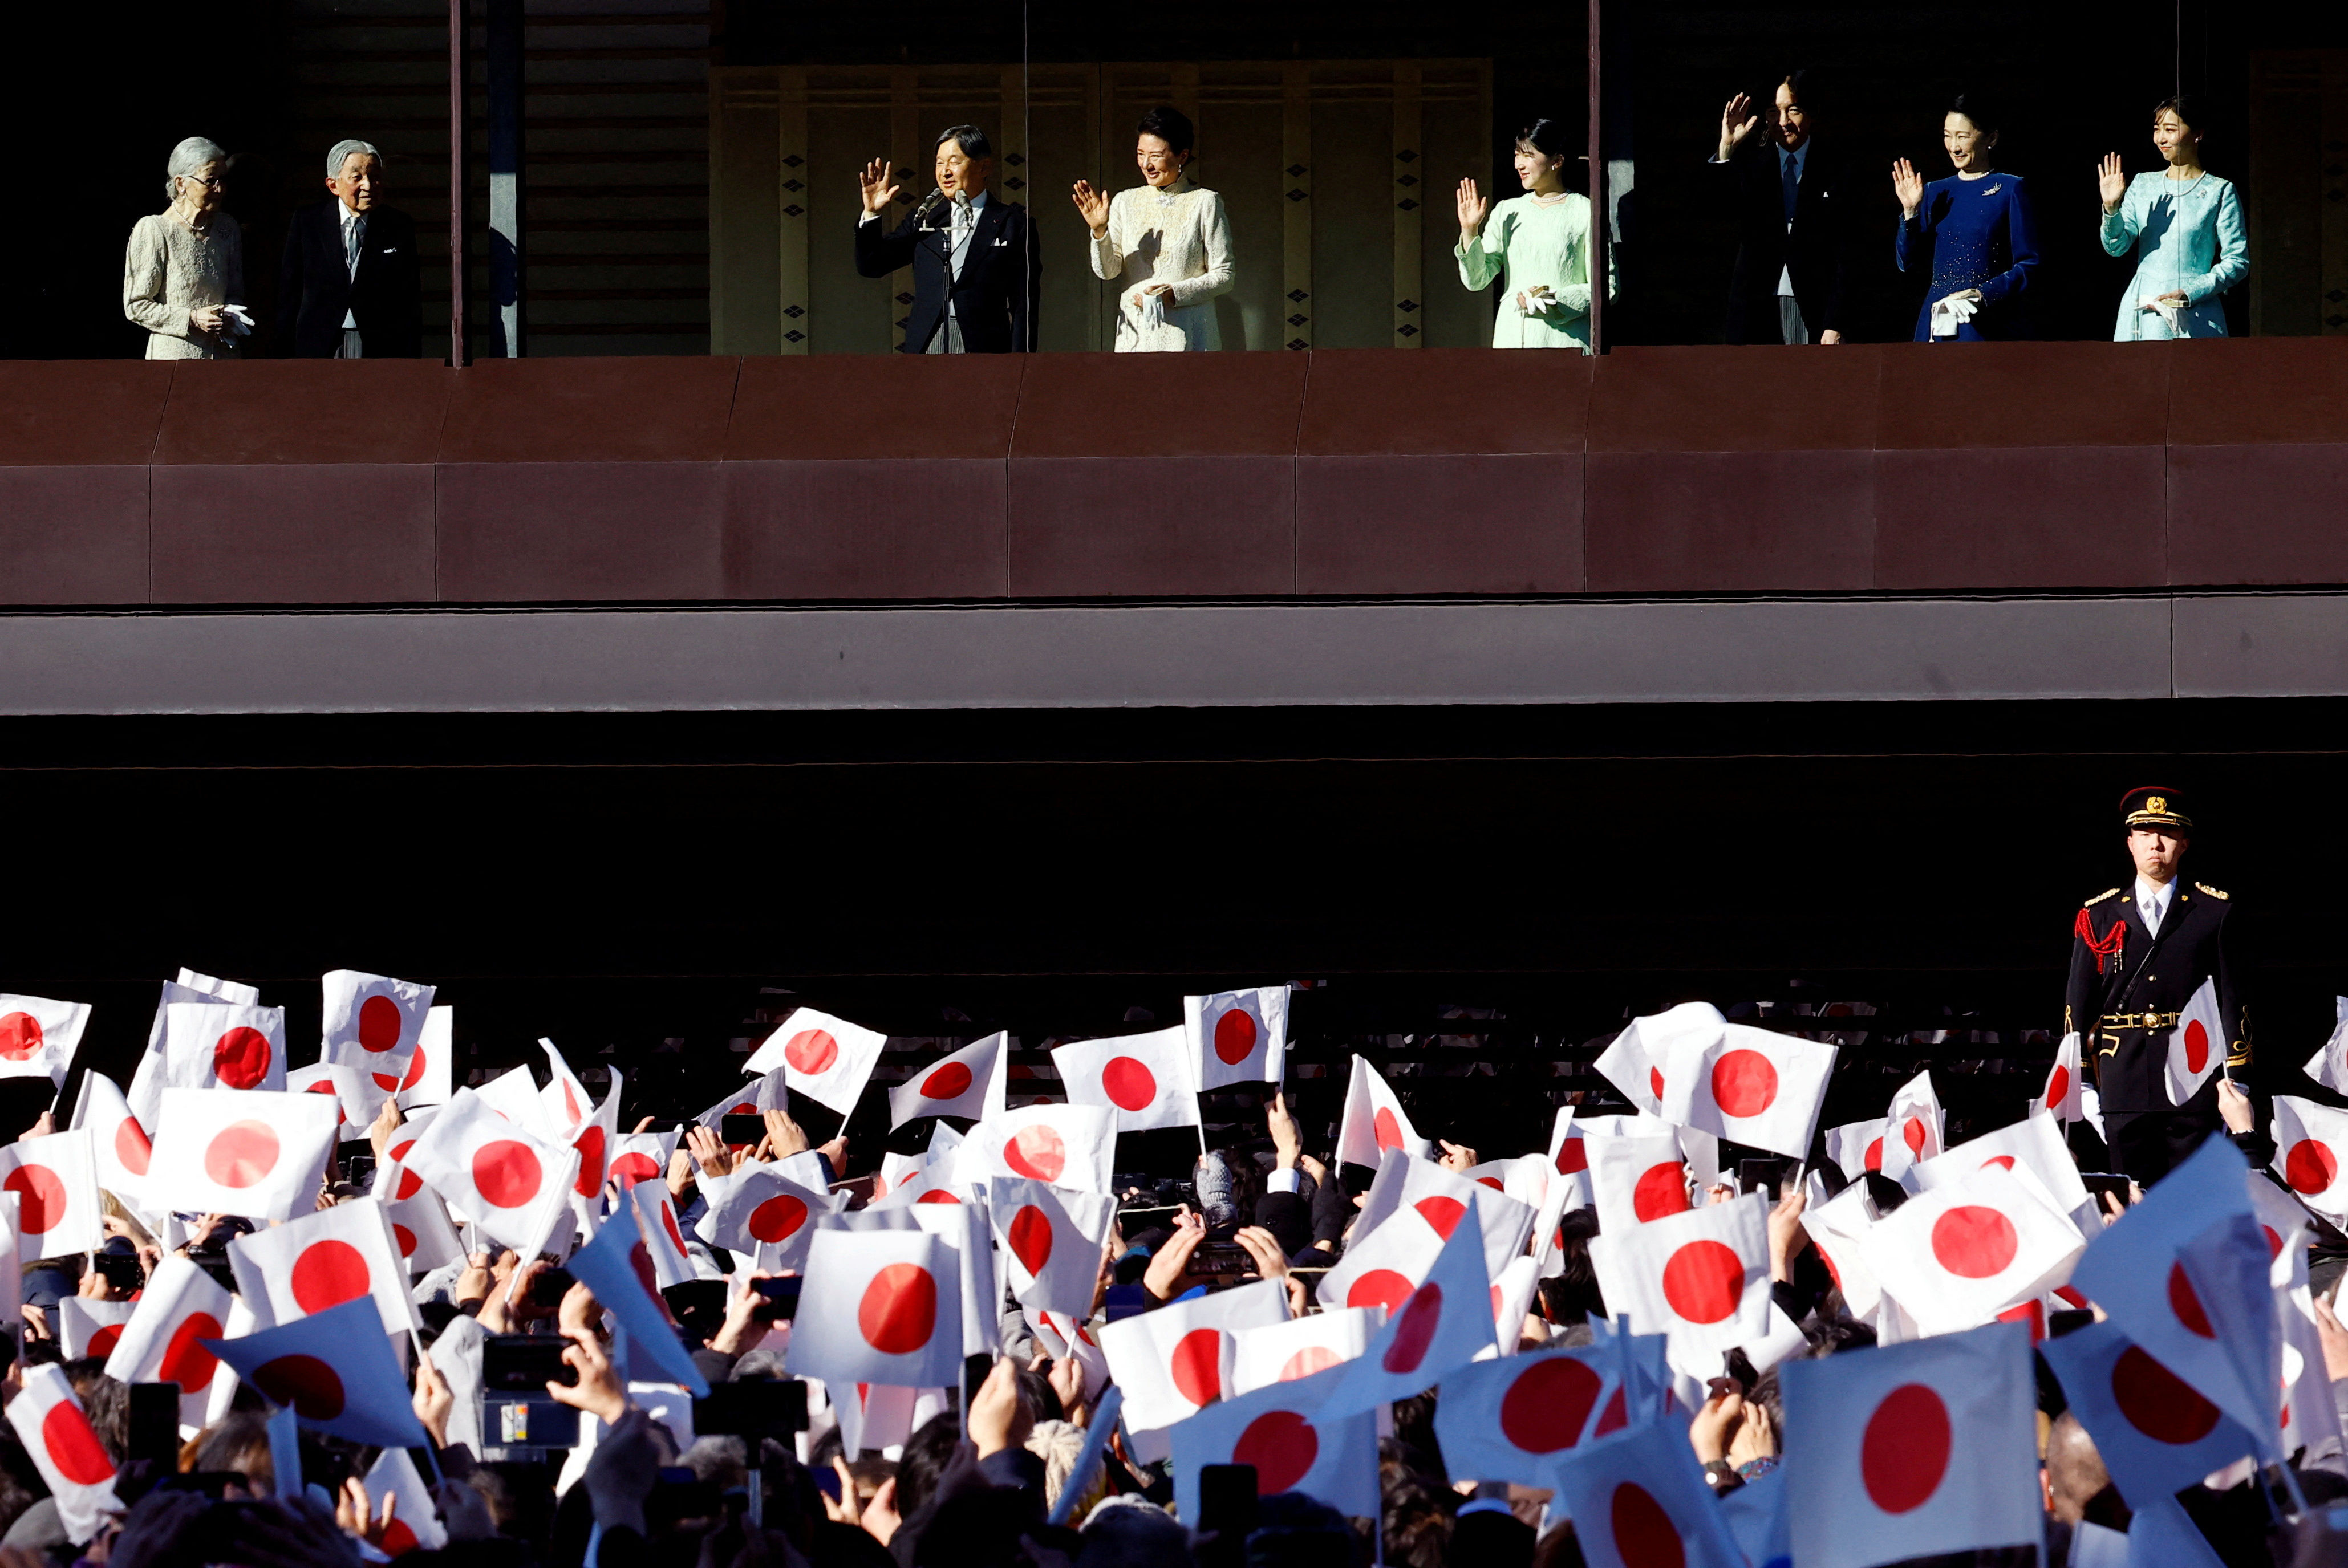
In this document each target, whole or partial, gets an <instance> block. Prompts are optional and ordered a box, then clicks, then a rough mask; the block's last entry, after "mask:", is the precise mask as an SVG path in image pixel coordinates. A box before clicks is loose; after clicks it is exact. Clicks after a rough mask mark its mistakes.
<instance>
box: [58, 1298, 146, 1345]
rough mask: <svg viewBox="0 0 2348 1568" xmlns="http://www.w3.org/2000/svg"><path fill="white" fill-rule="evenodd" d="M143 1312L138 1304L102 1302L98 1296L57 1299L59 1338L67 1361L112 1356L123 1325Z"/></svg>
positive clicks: (132, 1302)
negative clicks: (137, 1313) (140, 1311)
mask: <svg viewBox="0 0 2348 1568" xmlns="http://www.w3.org/2000/svg"><path fill="white" fill-rule="evenodd" d="M138 1310H139V1304H138V1303H137V1302H135V1301H100V1300H98V1298H97V1297H96V1296H59V1297H58V1298H57V1337H58V1338H59V1339H61V1340H63V1341H64V1342H65V1348H66V1359H67V1360H68V1361H78V1360H80V1359H81V1358H83V1357H85V1356H100V1357H103V1356H110V1355H112V1354H113V1353H114V1344H115V1341H116V1340H118V1339H120V1338H121V1337H122V1326H123V1325H124V1324H126V1323H128V1322H129V1321H130V1315H131V1314H132V1313H134V1312H136V1311H138Z"/></svg>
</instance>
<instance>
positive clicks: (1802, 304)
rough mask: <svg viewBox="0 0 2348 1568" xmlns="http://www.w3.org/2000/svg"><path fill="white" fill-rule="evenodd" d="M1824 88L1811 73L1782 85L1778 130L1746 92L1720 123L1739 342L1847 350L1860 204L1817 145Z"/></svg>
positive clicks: (1732, 309) (1716, 160)
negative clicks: (1835, 346)
mask: <svg viewBox="0 0 2348 1568" xmlns="http://www.w3.org/2000/svg"><path fill="white" fill-rule="evenodd" d="M1817 108H1818V105H1817V86H1816V84H1815V83H1813V82H1812V81H1811V79H1810V74H1809V73H1808V72H1807V71H1794V72H1792V73H1790V74H1788V75H1787V77H1786V79H1785V80H1784V81H1782V82H1779V83H1778V84H1777V90H1776V93H1775V94H1774V95H1773V96H1772V99H1771V102H1770V104H1769V109H1768V131H1767V134H1766V135H1763V136H1756V135H1754V132H1755V131H1756V130H1758V129H1759V128H1760V127H1761V123H1762V116H1761V115H1760V114H1759V113H1757V112H1755V111H1754V108H1753V101H1752V99H1750V98H1748V97H1746V96H1745V95H1744V94H1743V93H1739V94H1737V95H1736V97H1734V98H1732V99H1730V100H1729V103H1728V107H1727V108H1725V109H1723V110H1722V111H1721V116H1720V149H1719V151H1718V152H1717V153H1716V154H1715V156H1714V157H1713V159H1712V167H1713V169H1715V171H1716V176H1717V179H1718V180H1719V181H1720V183H1721V185H1722V187H1723V190H1721V193H1720V194H1721V196H1722V198H1723V200H1724V201H1725V204H1726V206H1727V208H1728V213H1729V220H1730V221H1731V222H1733V223H1734V224H1735V226H1736V268H1735V272H1734V273H1733V274H1732V275H1731V277H1730V280H1729V285H1728V333H1727V336H1728V341H1729V342H1730V343H1840V342H1841V341H1842V338H1843V331H1844V327H1845V325H1846V323H1847V319H1848V318H1849V317H1850V316H1851V315H1852V314H1853V311H1852V309H1851V306H1852V304H1853V303H1854V302H1853V301H1852V299H1851V297H1850V294H1851V289H1850V282H1851V264H1850V240H1851V227H1852V224H1853V223H1854V221H1855V220H1857V218H1858V216H1859V214H1858V213H1857V212H1856V211H1855V210H1853V208H1854V203H1855V202H1856V201H1857V200H1858V198H1857V197H1856V195H1855V194H1854V193H1853V192H1852V191H1851V190H1849V188H1848V187H1847V186H1846V184H1845V178H1846V171H1845V170H1844V169H1843V167H1842V165H1841V163H1840V162H1839V161H1838V160H1837V159H1835V158H1834V156H1833V154H1832V153H1831V152H1830V151H1829V150H1828V149H1824V148H1821V147H1820V146H1819V145H1818V141H1817V138H1816V131H1817V129H1818V112H1817Z"/></svg>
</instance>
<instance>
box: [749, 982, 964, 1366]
mask: <svg viewBox="0 0 2348 1568" xmlns="http://www.w3.org/2000/svg"><path fill="white" fill-rule="evenodd" d="M888 1040H889V1037H888V1036H887V1035H885V1034H882V1033H881V1032H880V1030H870V1029H866V1028H864V1027H863V1026H862V1025H860V1024H853V1023H850V1022H849V1021H848V1020H846V1019H840V1018H834V1017H832V1016H831V1015H830V1014H829V1013H826V1012H818V1011H816V1009H813V1008H800V1009H798V1011H796V1012H794V1013H792V1014H791V1016H790V1017H788V1018H787V1019H785V1020H783V1023H782V1027H781V1028H780V1029H778V1030H775V1032H774V1033H772V1034H770V1035H768V1036H767V1042H766V1043H765V1044H764V1045H761V1046H760V1047H759V1048H758V1049H757V1051H755V1052H754V1053H752V1055H751V1057H750V1060H749V1061H747V1062H746V1063H744V1064H743V1068H742V1071H745V1072H747V1073H750V1074H752V1075H754V1076H755V1075H757V1074H758V1073H762V1072H771V1071H774V1070H775V1069H776V1068H778V1067H786V1068H788V1069H789V1070H790V1079H791V1087H792V1088H793V1089H796V1090H798V1091H799V1092H800V1093H802V1094H804V1095H807V1096H808V1097H809V1098H810V1099H813V1100H818V1101H820V1102H823V1103H824V1104H826V1105H829V1106H830V1107H831V1108H832V1109H833V1110H834V1111H837V1112H839V1113H840V1114H841V1115H842V1116H845V1115H847V1114H848V1113H849V1112H851V1111H853V1110H855V1109H856V1097H857V1096H858V1095H860V1094H861V1093H863V1092H864V1083H865V1081H866V1080H867V1079H869V1078H870V1077H871V1076H872V1064H873V1063H874V1062H876V1061H880V1048H881V1047H882V1046H883V1045H886V1044H887V1043H888ZM946 1380H947V1381H948V1382H952V1381H953V1379H952V1378H948V1379H946Z"/></svg>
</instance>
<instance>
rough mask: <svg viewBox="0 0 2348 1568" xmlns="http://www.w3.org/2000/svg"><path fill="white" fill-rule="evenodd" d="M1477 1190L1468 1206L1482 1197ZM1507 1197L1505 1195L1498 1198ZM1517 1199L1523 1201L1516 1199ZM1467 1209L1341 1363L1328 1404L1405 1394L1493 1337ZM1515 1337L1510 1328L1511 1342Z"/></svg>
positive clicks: (1348, 1406) (1340, 1408)
mask: <svg viewBox="0 0 2348 1568" xmlns="http://www.w3.org/2000/svg"><path fill="white" fill-rule="evenodd" d="M1482 1201H1483V1200H1482V1199H1481V1198H1480V1197H1478V1199H1476V1200H1475V1202H1474V1204H1471V1205H1470V1207H1471V1209H1472V1208H1473V1207H1475V1206H1478V1205H1480V1204H1481V1203H1482ZM1502 1201H1506V1200H1502ZM1519 1206H1521V1205H1519ZM1472 1225H1475V1215H1474V1214H1472V1213H1471V1214H1468V1216H1467V1217H1466V1218H1465V1219H1463V1220H1462V1221H1461V1222H1460V1224H1459V1225H1457V1228H1455V1229H1454V1230H1453V1231H1452V1233H1451V1239H1449V1240H1448V1241H1447V1242H1445V1243H1444V1244H1443V1248H1442V1250H1441V1251H1440V1252H1438V1253H1437V1255H1436V1258H1435V1263H1434V1265H1433V1266H1431V1267H1430V1268H1428V1269H1427V1271H1426V1278H1425V1279H1423V1280H1421V1281H1420V1282H1419V1284H1418V1287H1417V1288H1416V1290H1413V1291H1412V1292H1411V1293H1410V1294H1409V1295H1408V1296H1406V1297H1404V1299H1403V1303H1402V1305H1401V1306H1399V1307H1395V1308H1394V1309H1393V1310H1392V1311H1390V1312H1389V1313H1387V1314H1386V1320H1385V1326H1384V1327H1381V1328H1380V1329H1379V1330H1378V1331H1377V1333H1375V1334H1374V1335H1372V1336H1371V1337H1370V1343H1369V1348H1367V1349H1365V1350H1364V1351H1363V1352H1362V1354H1361V1355H1360V1356H1359V1357H1358V1358H1355V1359H1354V1360H1353V1361H1350V1362H1348V1363H1347V1364H1346V1366H1345V1369H1344V1380H1343V1381H1342V1382H1341V1383H1340V1384H1339V1386H1338V1389H1337V1390H1336V1392H1334V1393H1333V1394H1331V1395H1330V1397H1329V1403H1328V1405H1327V1407H1326V1408H1327V1409H1331V1410H1334V1411H1335V1412H1336V1413H1337V1414H1340V1415H1352V1414H1354V1412H1355V1411H1357V1410H1368V1409H1375V1408H1376V1407H1378V1406H1380V1405H1384V1404H1390V1403H1392V1402H1393V1401H1394V1400H1395V1399H1409V1398H1410V1397H1411V1396H1412V1395H1413V1394H1416V1393H1418V1392H1420V1391H1421V1390H1422V1389H1426V1388H1428V1387H1430V1386H1432V1385H1433V1384H1435V1383H1437V1382H1439V1381H1441V1380H1442V1379H1443V1378H1446V1377H1447V1376H1449V1375H1450V1373H1451V1372H1452V1371H1454V1370H1455V1369H1457V1368H1461V1367H1465V1366H1467V1365H1468V1363H1469V1362H1470V1361H1473V1360H1474V1359H1476V1358H1477V1357H1478V1356H1479V1355H1481V1354H1482V1353H1483V1352H1485V1351H1487V1350H1489V1349H1491V1348H1493V1346H1494V1345H1495V1344H1496V1343H1497V1342H1498V1340H1497V1337H1496V1336H1495V1334H1494V1332H1493V1324H1492V1276H1491V1274H1490V1272H1489V1271H1488V1270H1487V1269H1486V1268H1485V1266H1484V1248H1483V1245H1482V1244H1481V1242H1480V1241H1479V1239H1478V1233H1477V1232H1475V1231H1473V1230H1471V1228H1470V1227H1471V1226H1472ZM1514 1342H1515V1337H1514V1336H1511V1337H1510V1343H1511V1345H1513V1344H1514Z"/></svg>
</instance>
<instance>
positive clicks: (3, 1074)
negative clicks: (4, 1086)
mask: <svg viewBox="0 0 2348 1568" xmlns="http://www.w3.org/2000/svg"><path fill="white" fill-rule="evenodd" d="M88 1024H89V1004H88V1002H53V1001H51V1000H50V999H48V998H46V997H18V996H8V995H5V994H0V1078H33V1077H46V1078H47V1079H48V1081H49V1082H50V1083H51V1084H52V1085H53V1086H61V1085H62V1084H64V1082H65V1081H66V1069H67V1068H68V1067H71V1066H72V1065H73V1056H74V1048H75V1047H76V1046H77V1045H79V1044H80V1043H81V1031H82V1030H84V1029H86V1028H87V1027H88Z"/></svg>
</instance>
